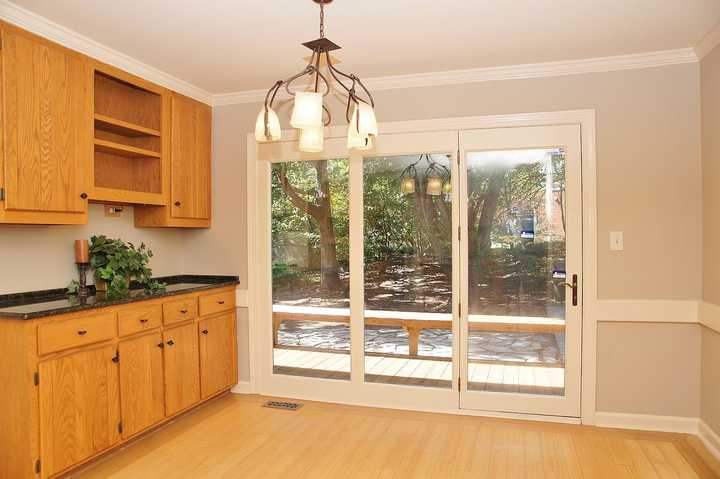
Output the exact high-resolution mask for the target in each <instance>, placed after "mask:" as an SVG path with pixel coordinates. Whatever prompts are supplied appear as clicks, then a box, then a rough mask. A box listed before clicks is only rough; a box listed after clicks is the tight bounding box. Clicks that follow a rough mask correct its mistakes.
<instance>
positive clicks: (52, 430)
mask: <svg viewBox="0 0 720 479" xmlns="http://www.w3.org/2000/svg"><path fill="white" fill-rule="evenodd" d="M115 358H116V349H115V348H114V347H113V346H105V347H102V348H97V349H91V350H87V351H80V352H76V353H73V354H70V355H68V356H64V357H61V358H58V359H52V360H49V361H44V362H41V363H40V364H39V368H38V369H39V382H40V384H39V400H40V401H39V402H40V451H41V457H42V463H41V464H42V477H48V476H52V475H53V474H55V473H57V472H60V471H63V470H65V469H67V468H68V467H70V466H73V465H74V464H77V463H79V462H81V461H83V460H84V459H87V458H89V457H90V456H92V455H94V454H96V453H98V452H100V451H103V450H105V449H108V448H109V447H111V446H112V445H114V444H115V443H117V442H118V440H119V439H120V432H119V424H120V405H119V403H118V398H119V394H118V367H117V363H116V362H115V361H116V359H115ZM30 424H31V423H30V422H29V423H28V427H30Z"/></svg>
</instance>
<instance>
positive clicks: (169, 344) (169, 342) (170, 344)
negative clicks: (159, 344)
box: [167, 339, 175, 346]
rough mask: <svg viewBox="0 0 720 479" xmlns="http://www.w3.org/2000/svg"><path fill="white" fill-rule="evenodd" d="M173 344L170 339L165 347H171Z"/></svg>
mask: <svg viewBox="0 0 720 479" xmlns="http://www.w3.org/2000/svg"><path fill="white" fill-rule="evenodd" d="M173 344H175V341H173V340H172V339H171V340H170V341H168V342H167V345H168V346H172V345H173Z"/></svg>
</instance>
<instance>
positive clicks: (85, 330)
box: [78, 329, 87, 336]
mask: <svg viewBox="0 0 720 479" xmlns="http://www.w3.org/2000/svg"><path fill="white" fill-rule="evenodd" d="M86 334H87V329H81V330H80V331H78V335H80V336H85V335H86Z"/></svg>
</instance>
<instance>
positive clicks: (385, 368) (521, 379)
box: [274, 348, 565, 395]
mask: <svg viewBox="0 0 720 479" xmlns="http://www.w3.org/2000/svg"><path fill="white" fill-rule="evenodd" d="M274 366H275V369H274V370H275V372H276V373H278V374H289V375H296V376H310V377H317V378H329V379H350V355H349V354H347V353H329V352H318V351H306V350H295V349H281V348H276V349H275V350H274ZM365 380H366V381H369V382H381V383H393V384H405V385H411V386H430V387H444V388H449V387H450V385H451V382H452V364H451V363H450V361H439V360H431V359H413V358H397V357H383V356H366V357H365ZM564 380H565V376H564V368H562V367H544V366H538V365H535V366H527V365H510V364H484V363H470V365H469V381H470V382H469V389H471V390H475V391H497V392H521V393H531V394H553V395H559V394H562V393H563V389H564Z"/></svg>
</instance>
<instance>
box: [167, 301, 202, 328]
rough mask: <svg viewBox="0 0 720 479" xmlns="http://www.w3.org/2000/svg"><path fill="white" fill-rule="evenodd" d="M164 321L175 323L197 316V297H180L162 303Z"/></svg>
mask: <svg viewBox="0 0 720 479" xmlns="http://www.w3.org/2000/svg"><path fill="white" fill-rule="evenodd" d="M162 307H163V323H165V324H173V323H179V322H180V321H186V320H188V319H194V318H196V317H197V312H198V304H197V298H186V299H179V300H177V301H170V302H168V303H165V304H163V305H162Z"/></svg>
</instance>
